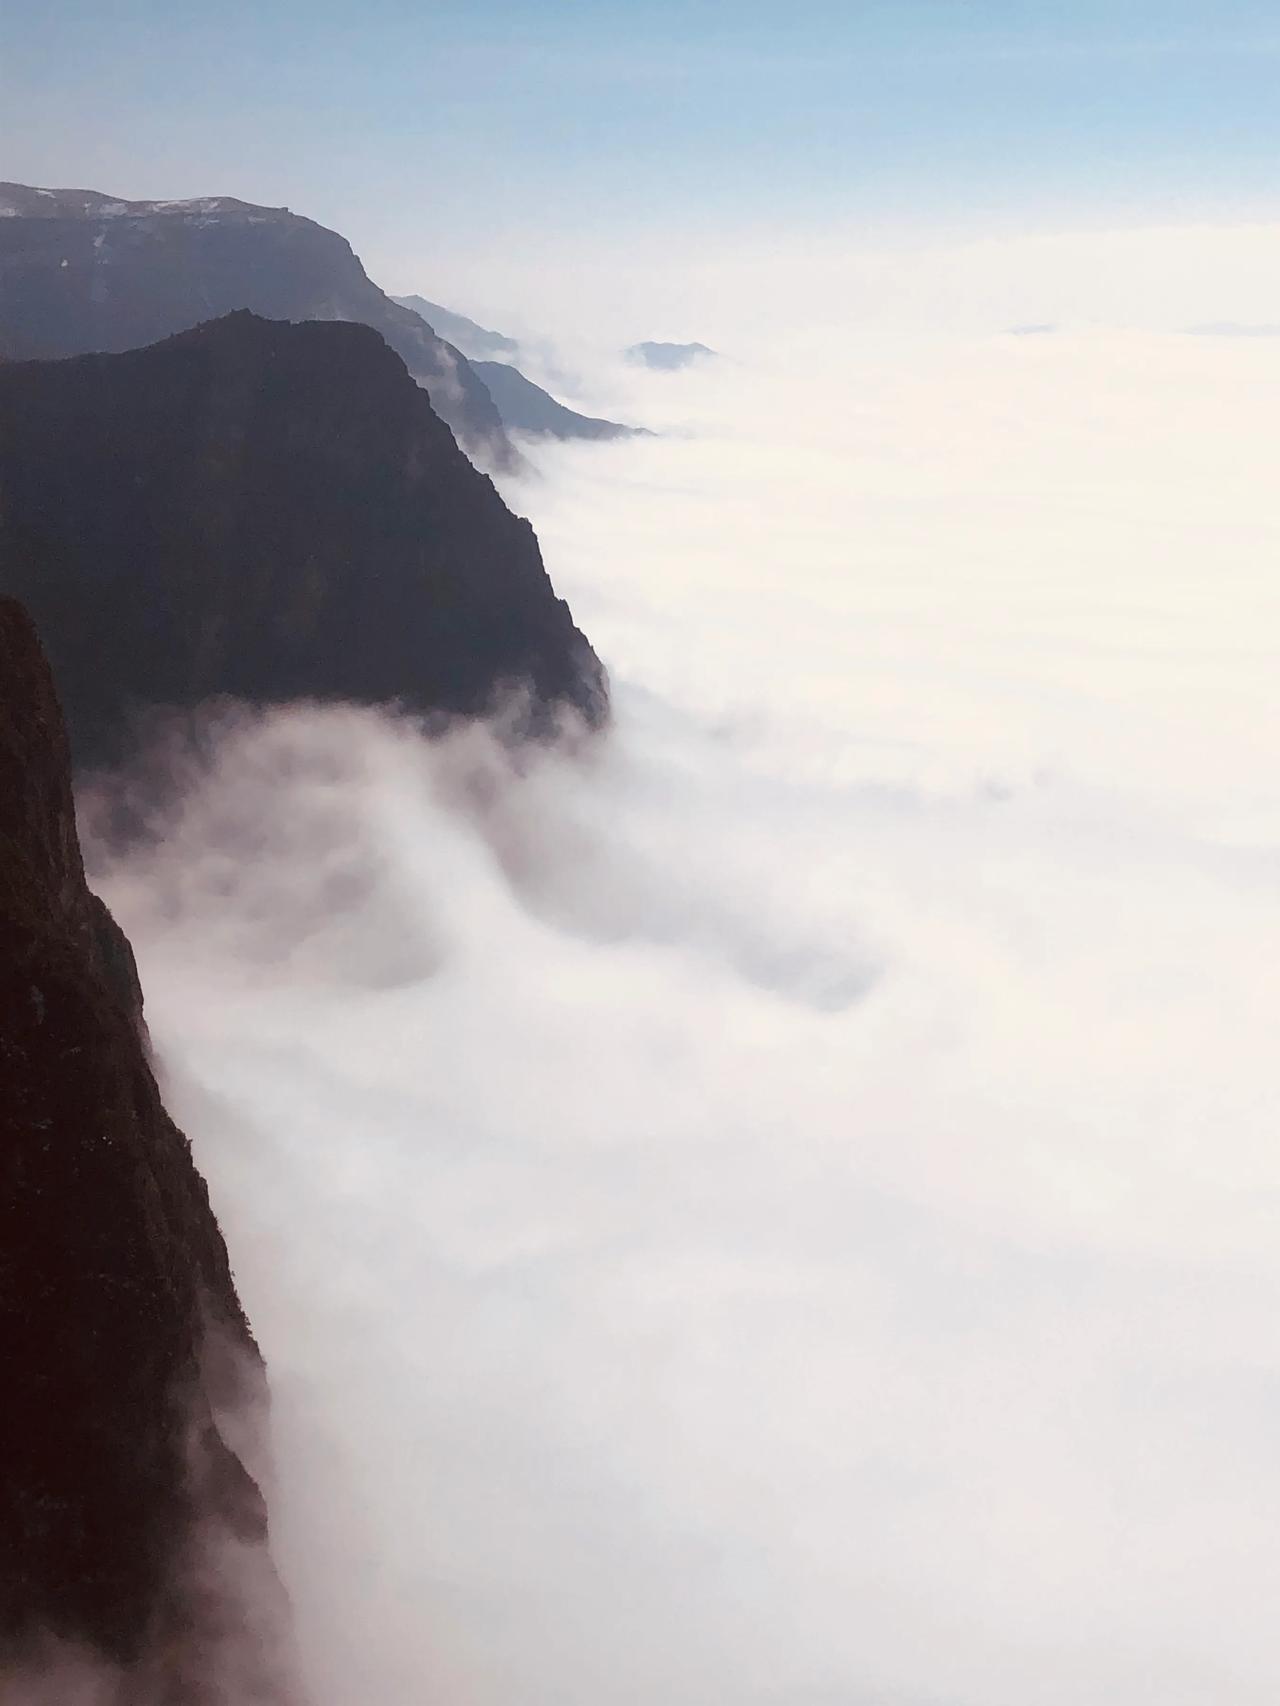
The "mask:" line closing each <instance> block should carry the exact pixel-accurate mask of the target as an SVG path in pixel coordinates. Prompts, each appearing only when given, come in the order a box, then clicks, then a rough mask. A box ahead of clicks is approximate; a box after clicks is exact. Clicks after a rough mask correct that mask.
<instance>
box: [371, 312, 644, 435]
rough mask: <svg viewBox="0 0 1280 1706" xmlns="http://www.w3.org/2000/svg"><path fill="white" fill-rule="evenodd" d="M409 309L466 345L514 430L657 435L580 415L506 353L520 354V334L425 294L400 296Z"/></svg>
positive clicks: (459, 345) (504, 420) (507, 424)
mask: <svg viewBox="0 0 1280 1706" xmlns="http://www.w3.org/2000/svg"><path fill="white" fill-rule="evenodd" d="M395 300H396V301H397V302H399V303H400V304H401V305H402V306H403V307H405V308H412V309H413V310H414V312H415V313H417V314H421V315H422V317H423V319H424V320H426V321H427V323H428V324H429V325H431V326H433V327H434V328H435V330H436V331H437V332H439V333H440V334H441V335H442V336H443V337H447V338H449V339H450V340H451V341H452V342H453V343H454V344H455V345H456V346H457V348H458V349H460V350H461V351H462V352H463V354H464V355H465V356H466V357H467V359H468V360H469V361H470V362H471V365H472V367H473V368H474V369H475V372H476V373H477V374H478V375H479V377H480V378H481V379H482V380H483V381H484V384H485V387H486V389H487V390H488V392H489V395H490V396H491V397H492V398H493V401H494V404H495V405H496V407H497V410H498V413H499V414H500V415H501V416H502V423H503V425H504V426H505V427H507V428H508V430H509V431H511V432H522V433H527V434H529V435H530V436H531V437H534V438H559V439H571V438H595V439H606V438H641V437H649V436H651V435H650V434H649V433H648V432H647V430H646V429H645V428H644V427H633V426H623V425H622V424H621V423H620V422H618V421H606V420H601V419H599V418H598V417H597V416H594V415H580V414H579V413H578V412H577V410H576V409H570V408H569V407H567V405H566V404H564V403H561V402H560V401H558V399H557V398H555V397H553V396H552V395H551V393H550V392H549V391H544V390H543V388H542V386H541V385H535V384H534V382H533V380H532V379H530V378H529V377H528V376H527V375H526V374H524V373H522V372H521V371H520V369H519V368H518V367H516V366H515V365H514V363H513V362H511V361H509V360H506V359H504V358H506V357H510V356H516V355H518V354H519V353H520V345H519V344H518V343H517V342H516V340H515V339H514V338H508V337H506V336H505V335H504V334H503V333H502V332H494V331H490V330H489V328H488V327H487V326H480V325H477V323H476V322H475V321H474V320H469V319H468V318H467V316H466V315H465V314H455V313H454V312H453V311H452V310H451V309H449V308H442V307H441V306H440V304H439V303H438V302H428V301H427V299H426V297H425V296H397V297H396V299H395Z"/></svg>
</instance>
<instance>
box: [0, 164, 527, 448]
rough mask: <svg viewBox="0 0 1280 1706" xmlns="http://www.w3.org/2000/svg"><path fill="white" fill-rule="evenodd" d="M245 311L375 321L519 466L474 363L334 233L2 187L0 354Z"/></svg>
mask: <svg viewBox="0 0 1280 1706" xmlns="http://www.w3.org/2000/svg"><path fill="white" fill-rule="evenodd" d="M237 308H248V309H250V310H252V311H253V312H254V313H256V314H261V315H264V316H266V317H267V318H270V319H276V320H355V321H359V322H361V323H362V324H364V325H367V326H372V327H374V329H375V330H376V331H378V332H380V333H381V334H382V336H383V337H384V338H385V339H386V341H387V342H388V343H389V344H390V345H391V347H392V349H394V350H395V351H396V353H397V355H399V356H400V358H401V359H402V360H403V362H404V363H405V365H406V367H407V368H408V369H409V371H410V373H411V374H412V375H413V377H414V378H415V379H416V380H417V381H418V382H419V383H420V384H422V385H423V386H425V387H426V389H427V391H428V392H429V393H430V396H431V401H432V403H433V405H434V406H435V409H436V412H437V413H438V414H439V415H440V416H441V417H442V419H444V420H445V421H447V422H448V423H449V425H450V426H451V427H452V428H453V430H454V431H455V432H456V434H457V435H458V438H459V440H460V441H461V442H462V443H463V444H464V445H465V446H466V447H467V448H468V449H469V450H471V451H473V452H474V453H476V454H477V455H479V456H480V457H482V458H484V459H486V460H488V461H489V462H490V463H491V464H492V465H494V466H496V467H514V466H515V465H516V464H517V461H518V458H516V456H515V454H514V452H513V450H512V448H511V445H510V443H509V442H508V440H507V437H506V434H505V432H504V431H503V427H502V422H501V420H500V418H499V416H498V413H497V410H496V409H495V408H494V406H493V404H492V402H491V401H490V398H489V394H488V392H487V391H486V390H485V388H484V386H483V385H482V384H481V383H480V382H479V381H478V380H477V378H476V376H475V375H474V374H473V373H472V371H471V369H470V367H469V365H468V363H467V361H466V358H465V357H464V356H462V355H461V354H460V353H459V352H458V351H457V350H456V349H454V348H453V346H452V345H451V344H448V343H446V342H445V341H444V340H443V339H441V338H439V337H437V336H436V334H435V332H434V331H432V329H431V328H430V326H428V325H427V324H426V323H425V322H424V321H423V320H422V318H421V317H420V316H419V315H417V314H415V313H414V312H413V311H412V310H411V309H408V308H404V307H401V306H400V304H399V303H396V302H393V301H392V300H391V298H390V297H388V296H385V295H384V294H383V292H382V291H381V290H379V289H378V287H377V285H375V284H374V283H373V282H372V280H371V279H370V278H369V277H368V275H367V274H366V273H365V270H364V268H363V267H362V266H361V264H360V262H359V260H358V259H357V257H356V255H355V254H354V253H353V252H352V249H351V245H350V244H349V243H348V242H347V241H346V239H345V238H343V237H340V236H339V235H338V234H337V232H336V231H328V230H326V229H325V227H324V226H322V225H317V224H315V223H314V222H313V221H312V220H310V219H303V218H300V217H299V216H298V215H297V214H294V213H291V212H290V211H289V210H288V208H283V207H255V206H253V205H251V204H250V203H248V202H243V201H237V200H235V199H234V198H233V197H231V196H204V197H202V198H200V199H198V200H195V201H180V202H171V201H133V202H130V201H120V200H117V199H114V198H112V197H110V196H106V195H103V194H101V193H100V192H98V191H96V190H41V189H33V188H30V187H29V186H27V185H25V184H8V183H0V357H5V358H7V359H9V360H14V361H23V360H29V359H40V358H43V357H49V356H65V355H81V354H85V353H87V352H89V351H119V350H126V349H136V348H138V347H139V346H141V345H144V344H151V343H155V342H156V340H157V339H159V338H164V337H168V336H169V335H170V334H171V333H173V332H180V331H184V330H186V329H187V328H188V327H191V326H195V325H199V324H200V323H201V322H203V321H205V320H211V319H216V318H217V317H218V316H220V315H223V314H227V313H230V312H231V311H232V310H234V309H237Z"/></svg>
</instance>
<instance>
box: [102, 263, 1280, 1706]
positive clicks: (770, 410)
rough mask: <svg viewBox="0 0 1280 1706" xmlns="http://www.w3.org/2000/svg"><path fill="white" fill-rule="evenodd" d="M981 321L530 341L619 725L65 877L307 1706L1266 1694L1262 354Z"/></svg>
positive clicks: (1270, 1224) (252, 751)
mask: <svg viewBox="0 0 1280 1706" xmlns="http://www.w3.org/2000/svg"><path fill="white" fill-rule="evenodd" d="M1008 294H1009V297H1010V300H1009V301H1007V302H1006V300H1005V299H1004V296H1003V295H1002V296H1001V297H1000V299H999V300H998V301H997V302H993V305H992V312H991V317H990V324H989V327H988V328H987V329H985V330H980V331H974V330H952V331H950V332H949V333H948V334H947V335H946V336H943V335H941V334H937V335H929V336H925V335H922V334H920V333H919V331H918V330H917V329H912V328H908V327H906V326H905V325H903V326H899V327H897V328H896V329H892V328H891V329H889V330H886V329H885V328H884V326H883V325H881V326H880V327H878V328H877V329H876V330H875V331H872V330H871V329H869V328H867V327H865V326H861V325H858V324H856V323H854V322H853V321H852V320H851V321H850V323H849V324H848V325H847V326H845V327H844V328H843V329H841V328H840V327H839V326H836V325H833V324H832V323H831V322H830V321H828V322H824V324H823V325H822V327H821V329H820V330H819V329H817V328H815V329H814V330H812V331H811V332H807V333H806V332H803V331H795V330H790V331H788V330H785V329H779V330H778V331H777V334H776V335H775V336H772V337H771V338H770V339H768V340H767V341H763V340H760V339H757V340H756V341H754V342H752V341H750V339H749V338H747V337H746V336H745V333H744V335H743V337H742V338H741V340H740V341H739V343H738V344H737V345H734V346H732V347H731V348H730V349H729V358H728V359H724V360H721V361H720V362H717V363H714V364H707V365H706V366H704V367H702V368H699V369H697V370H693V371H691V372H689V373H686V374H681V375H677V376H662V375H650V374H643V373H636V372H635V371H634V370H631V371H626V372H624V370H623V369H622V367H621V366H620V365H617V366H609V365H607V364H606V363H605V361H604V358H603V356H598V358H597V361H596V365H595V366H594V367H593V366H592V365H591V362H590V361H589V359H588V352H586V351H585V350H581V349H579V350H576V351H574V352H573V356H572V360H571V361H570V366H571V367H572V370H573V371H574V372H575V373H577V374H578V376H579V382H580V393H579V395H578V396H577V397H571V398H570V399H569V400H571V401H581V402H591V403H592V404H594V405H598V404H600V403H601V402H605V403H608V404H609V405H610V406H612V407H613V408H614V409H615V410H616V411H617V412H618V414H619V418H626V419H637V420H643V421H646V422H647V423H648V424H650V425H655V426H659V427H662V428H664V429H665V430H664V434H663V436H662V437H660V438H656V439H652V440H644V441H635V442H629V443H622V444H615V445H604V446H600V445H591V446H583V447H580V448H576V449H575V448H563V447H557V448H555V449H553V450H543V451H539V450H536V449H534V450H532V451H531V455H533V456H534V457H535V459H536V460H537V462H538V473H537V477H535V478H532V479H529V480H525V481H523V482H515V483H512V484H510V485H509V486H508V487H507V488H506V490H507V495H508V497H509V500H510V501H511V502H512V503H513V505H515V506H516V507H518V508H520V509H522V510H523V511H524V512H525V513H527V514H529V515H530V517H531V519H532V520H533V521H534V524H535V526H536V527H537V530H538V533H539V537H540V539H541V541H542V545H543V550H544V555H545V557H546V559H547V562H548V565H549V568H550V571H551V574H552V576H553V579H554V580H555V582H556V585H557V589H558V590H559V591H560V592H561V593H563V594H564V595H565V596H566V597H567V598H568V599H569V601H570V603H571V605H572V607H573V609H574V612H575V615H576V616H577V618H578V620H579V622H580V624H581V625H582V626H583V628H584V629H585V631H586V632H587V633H588V634H589V636H590V637H591V638H592V640H593V642H594V644H595V645H596V647H597V649H598V650H599V652H600V653H601V655H602V657H603V658H604V659H605V661H606V663H607V664H608V666H609V669H610V671H611V674H612V678H613V686H614V702H615V709H616V720H615V726H614V727H613V729H612V730H611V731H610V732H609V733H608V735H606V736H605V737H603V738H601V739H599V740H597V741H595V742H590V741H588V742H585V743H582V742H574V741H570V742H569V743H568V744H567V745H566V747H565V748H564V749H563V750H560V751H542V752H526V753H524V754H523V755H522V756H521V757H520V758H519V760H518V761H517V762H513V761H512V759H511V757H510V755H509V753H508V752H507V750H506V749H505V748H504V747H503V746H502V744H501V743H500V742H499V741H498V740H497V739H495V738H494V736H493V734H492V733H491V732H490V731H488V730H486V729H485V728H483V727H479V726H473V727H469V728H461V729H458V730H457V731H455V733H454V734H453V735H452V736H451V737H449V738H447V739H445V740H443V741H440V742H437V743H434V744H431V743H428V742H427V741H425V740H424V739H423V738H422V737H421V736H420V735H419V734H418V733H417V732H416V731H415V729H414V728H413V726H412V725H411V724H410V723H408V722H405V721H394V720H391V719H389V718H386V717H383V716H380V715H379V714H376V713H374V712H369V711H360V710H345V709H342V708H336V709H328V710H314V709H312V710H307V709H300V710H293V711H289V712H283V713H279V714H276V715H273V716H270V717H268V718H265V719H258V720H254V719H249V720H246V721H243V722H241V723H240V724H238V725H236V726H235V727H233V728H232V729H231V730H230V731H229V732H228V734H227V736H226V738H225V739H224V741H223V744H222V746H221V748H220V749H219V753H218V758H217V761H216V764H215V765H214V767H213V769H212V770H211V772H210V773H209V774H208V775H207V776H206V777H204V779H203V780H202V781H201V783H200V785H199V786H198V787H197V788H196V789H195V790H194V791H193V792H192V793H191V794H190V795H189V796H188V798H187V801H186V803H185V806H184V808H183V810H182V812H181V814H180V815H179V817H178V818H177V819H175V820H174V821H173V822H172V823H170V824H169V825H168V826H167V833H166V836H165V839H164V840H163V841H161V842H160V843H158V844H157V845H154V846H152V847H150V848H149V849H147V848H144V849H140V850H137V851H135V852H134V853H133V854H132V855H131V856H130V857H129V858H127V859H117V860H116V861H115V862H112V861H110V860H109V859H108V858H107V857H106V855H105V854H104V853H102V852H101V851H99V852H98V853H97V854H96V855H95V858H94V864H95V877H96V881H97V884H98V887H99V889H100V890H101V892H102V893H103V894H104V896H105V898H106V899H107V901H108V902H109V904H110V905H111V906H112V908H113V909H114V910H115V911H116V913H117V915H118V917H119V918H120V921H121V923H122V924H123V925H124V926H125V928H126V930H127V931H128V932H129V934H130V936H131V937H132V939H133V942H134V944H135V947H136V949H137V952H138V956H139V960H140V964H141V970H142V976H143V981H144V986H145V988H146V991H147V1000H148V1016H149V1021H150V1025H151V1029H152V1034H153V1037H154V1040H155V1042H156V1045H157V1048H158V1051H159V1055H160V1059H161V1062H162V1065H163V1067H164V1070H165V1073H166V1078H167V1095H168V1099H169V1102H170V1105H171V1107H172V1109H173V1111H174V1112H175V1115H176V1116H177V1117H178V1119H179V1120H180V1122H181V1123H182V1124H183V1125H184V1127H185V1129H186V1130H187V1131H188V1133H189V1134H190V1136H191V1138H192V1141H193V1145H194V1148H195V1153H196V1158H197V1160H198V1163H199V1165H200V1166H201V1168H202V1169H203V1171H204V1172H205V1174H206V1176H207V1177H208V1179H209V1182H210V1187H211V1191H212V1195H213V1199H214V1204H215V1207H216V1209H217V1211H218V1213H219V1216H220V1218H221V1220H222V1223H223V1226H224V1229H225V1231H226V1234H227V1238H228V1242H229V1245H230V1247H231V1251H232V1256H233V1260H234V1263H235V1267H236V1272H237V1278H238V1282H239V1284H240V1287H241V1291H242V1294H243V1297H244V1300H245V1304H246V1307H247V1309H248V1312H249V1314H250V1317H251V1319H252V1321H253V1323H254V1325H255V1328H256V1331H257V1333H258V1336H259V1339H260V1341H261V1344H262V1347H263V1350H264V1353H265V1355H266V1358H267V1361H268V1365H269V1371H270V1379H271V1385H272V1390H273V1395H274V1416H275V1453H276V1458H277V1484H276V1485H274V1486H273V1488H272V1510H273V1522H274V1530H275V1540H276V1549H277V1555H278V1558H279V1562H280V1565H281V1568H282V1572H283V1574H284V1577H285V1579H286V1583H287V1585H288V1588H289V1590H290V1592H291V1594H292V1596H293V1600H294V1604H295V1608H296V1613H297V1618H298V1624H299V1636H300V1641H301V1645H302V1648H303V1651H304V1653H305V1654H306V1656H307V1662H308V1665H309V1668H310V1672H311V1686H312V1689H313V1693H314V1696H315V1699H316V1702H317V1706H366V1703H368V1702H372V1701H376V1702H378V1703H379V1706H411V1703H412V1706H416V1703H418V1702H425V1701H449V1702H450V1703H451V1706H514V1703H516V1702H519V1703H520V1706H632V1703H634V1706H659V1703H661V1706H685V1703H688V1706H713V1703H714V1706H735V1703H742V1706H746V1703H766V1702H767V1703H769V1706H775V1703H785V1706H1083V1703H1086V1702H1087V1703H1088V1706H1136V1703H1137V1702H1139V1701H1142V1702H1145V1701H1151V1702H1155V1701H1159V1702H1160V1706H1209V1703H1210V1702H1212V1703H1214V1706H1221V1703H1228V1702H1229V1703H1230V1706H1252V1703H1254V1702H1258V1703H1262V1702H1264V1701H1265V1702H1267V1706H1270V1703H1271V1702H1273V1701H1274V1700H1275V1698H1276V1693H1277V1689H1278V1688H1280V1651H1278V1650H1277V1646H1276V1642H1275V1638H1274V1606H1273V1595H1274V1583H1275V1581H1276V1579H1277V1575H1278V1572H1280V1538H1278V1537H1277V1536H1278V1528H1277V1523H1276V1508H1277V1498H1278V1496H1280V1463H1278V1462H1277V1453H1276V1444H1275V1442H1276V1437H1277V1423H1278V1422H1280V1387H1278V1385H1277V1377H1276V1372H1275V1371H1276V1368H1277V1366H1278V1365H1277V1351H1278V1350H1280V1345H1278V1344H1277V1339H1278V1338H1280V1328H1278V1327H1277V1322H1278V1321H1280V1308H1278V1305H1280V1238H1277V1200H1278V1198H1277V1185H1278V1184H1280V1161H1278V1160H1277V1154H1276V1142H1275V1112H1276V1092H1275V1081H1276V1075H1275V1065H1274V1060H1275V1043H1274V1030H1275V1013H1276V1011H1277V1010H1278V1003H1277V998H1278V997H1280V988H1278V987H1277V986H1278V985H1280V863H1278V861H1277V849H1278V848H1280V766H1278V765H1277V759H1278V758H1280V750H1278V748H1280V732H1278V728H1280V725H1278V722H1277V718H1276V715H1275V710H1276V706H1275V680H1276V659H1277V649H1278V643H1280V631H1278V621H1277V618H1278V616H1280V597H1278V595H1277V591H1276V585H1275V563H1276V544H1277V537H1276V534H1277V527H1276V518H1275V509H1274V469H1275V452H1274V398H1275V395H1276V384H1277V380H1280V344H1275V343H1273V342H1272V341H1270V340H1264V339H1242V338H1214V337H1186V336H1181V335H1179V334H1177V333H1175V332H1172V331H1165V332H1160V333H1157V332H1149V331H1148V332H1143V331H1133V330H1128V331H1108V330H1106V329H1105V328H1100V327H1095V328H1093V329H1087V330H1072V329H1071V327H1070V326H1069V325H1067V326H1065V327H1064V329H1063V330H1062V331H1060V332H1058V333H1056V334H1055V335H1052V336H1042V337H1036V338H1028V337H1020V336H1009V335H1004V334H1003V333H1002V332H1001V331H1000V327H1001V326H1003V325H1005V324H1010V325H1012V324H1014V323H1015V322H1017V321H1026V322H1030V321H1035V322H1040V321H1049V320H1053V319H1054V317H1055V315H1056V314H1057V313H1058V312H1059V304H1058V303H1057V302H1051V303H1048V304H1047V305H1046V306H1045V307H1043V308H1042V307H1041V304H1040V302H1039V301H1038V300H1037V301H1025V302H1022V303H1021V304H1015V303H1014V302H1013V301H1012V296H1013V295H1014V294H1015V293H1012V292H1010V293H1008ZM460 306H463V307H467V306H469V305H468V304H465V303H463V304H460ZM1192 311H1193V309H1192V305H1191V304H1190V303H1189V304H1188V314H1189V315H1190V314H1191V313H1192ZM1236 312H1237V305H1236V303H1235V302H1231V301H1228V302H1224V303H1223V304H1222V305H1221V309H1220V311H1211V310H1205V311H1204V312H1202V313H1201V315H1200V317H1201V318H1202V319H1206V320H1207V319H1209V318H1219V319H1226V318H1229V317H1231V316H1232V315H1234V314H1235V313H1236ZM643 329H644V328H638V329H637V330H638V331H639V330H643ZM684 330H685V331H686V332H687V335H689V336H702V337H705V338H706V340H707V341H708V342H711V343H713V344H715V345H717V347H728V346H726V345H722V340H721V339H720V338H719V337H718V336H717V335H716V333H717V328H716V326H714V325H709V324H698V325H691V326H687V327H685V328H684ZM624 410H625V411H626V413H625V414H624V413H623V412H622V411H624Z"/></svg>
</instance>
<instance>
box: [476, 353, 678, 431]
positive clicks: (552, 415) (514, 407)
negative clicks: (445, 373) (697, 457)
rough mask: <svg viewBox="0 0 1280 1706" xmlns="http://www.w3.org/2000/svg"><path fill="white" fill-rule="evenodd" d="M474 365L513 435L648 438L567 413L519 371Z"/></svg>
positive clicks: (489, 364)
mask: <svg viewBox="0 0 1280 1706" xmlns="http://www.w3.org/2000/svg"><path fill="white" fill-rule="evenodd" d="M471 365H472V367H473V368H474V369H475V371H476V372H477V373H478V374H479V376H480V378H481V379H482V380H483V381H484V383H485V386H486V388H487V389H488V392H489V395H490V396H491V397H492V398H493V400H494V402H495V403H496V404H497V406H498V413H499V414H500V415H501V416H502V421H503V425H504V426H506V427H508V428H509V429H510V430H511V431H512V432H527V433H532V434H534V435H535V436H536V437H538V438H565V439H568V438H635V437H637V436H647V434H646V432H645V428H644V427H632V426H622V425H620V423H619V422H617V421H604V420H598V419H597V418H596V417H595V416H593V415H580V414H578V413H577V411H576V410H574V409H567V408H566V407H565V405H564V404H563V403H560V402H557V401H556V399H555V398H554V397H553V396H552V395H551V393H550V392H549V391H544V390H543V389H542V387H541V386H540V385H535V384H534V383H533V381H532V380H531V379H526V378H525V376H524V374H523V373H521V372H520V370H519V368H517V367H510V366H508V365H507V363H505V362H501V361H473V362H472V364H471Z"/></svg>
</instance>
